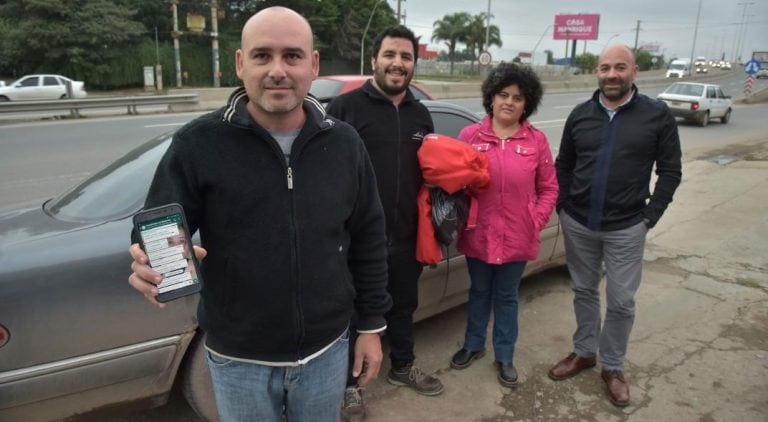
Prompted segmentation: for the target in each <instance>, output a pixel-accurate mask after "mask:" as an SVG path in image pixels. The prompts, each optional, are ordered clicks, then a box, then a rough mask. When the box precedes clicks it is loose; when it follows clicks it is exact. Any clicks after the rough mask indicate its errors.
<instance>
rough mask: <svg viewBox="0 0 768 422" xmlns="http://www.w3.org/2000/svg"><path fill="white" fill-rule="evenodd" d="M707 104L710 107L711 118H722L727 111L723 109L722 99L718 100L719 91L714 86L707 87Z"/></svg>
mask: <svg viewBox="0 0 768 422" xmlns="http://www.w3.org/2000/svg"><path fill="white" fill-rule="evenodd" d="M706 96H707V100H706V101H707V103H708V107H709V117H710V118H713V117H720V116H722V115H723V114H724V113H725V111H724V109H723V104H722V101H721V99H719V98H717V90H716V89H715V87H714V86H712V85H708V86H707V92H706Z"/></svg>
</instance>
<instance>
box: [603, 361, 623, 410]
mask: <svg viewBox="0 0 768 422" xmlns="http://www.w3.org/2000/svg"><path fill="white" fill-rule="evenodd" d="M600 376H601V377H602V378H603V381H605V386H606V387H607V389H608V397H609V398H610V399H611V403H613V405H614V406H618V407H624V406H627V405H628V404H629V384H628V383H627V381H626V380H625V379H624V373H623V372H622V371H619V370H617V369H611V370H606V369H603V371H602V372H600Z"/></svg>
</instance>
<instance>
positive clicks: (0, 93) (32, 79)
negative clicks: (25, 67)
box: [0, 75, 88, 101]
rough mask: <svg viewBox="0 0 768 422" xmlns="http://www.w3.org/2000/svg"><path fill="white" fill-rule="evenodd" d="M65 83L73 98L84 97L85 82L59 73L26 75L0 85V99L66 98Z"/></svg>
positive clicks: (85, 93)
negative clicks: (70, 89)
mask: <svg viewBox="0 0 768 422" xmlns="http://www.w3.org/2000/svg"><path fill="white" fill-rule="evenodd" d="M67 84H71V86H72V97H73V98H85V97H86V96H88V93H87V92H86V91H85V84H84V83H83V82H82V81H73V80H72V79H69V78H67V77H66V76H61V75H28V76H24V77H22V78H20V79H18V80H16V81H14V82H12V83H11V84H10V85H8V86H0V101H22V100H58V99H65V98H67Z"/></svg>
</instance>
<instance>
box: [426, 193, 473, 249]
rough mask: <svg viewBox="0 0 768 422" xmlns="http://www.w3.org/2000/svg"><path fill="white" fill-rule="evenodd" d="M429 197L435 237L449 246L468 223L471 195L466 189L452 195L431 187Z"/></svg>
mask: <svg viewBox="0 0 768 422" xmlns="http://www.w3.org/2000/svg"><path fill="white" fill-rule="evenodd" d="M429 199H430V202H431V203H432V226H434V228H435V238H436V239H437V241H438V242H440V243H441V244H443V245H445V246H448V245H450V244H451V242H454V241H455V240H456V239H457V238H458V236H459V232H460V231H461V230H463V229H464V226H466V224H467V216H468V215H469V197H468V196H467V195H466V194H465V193H464V191H459V192H456V193H454V194H453V195H451V194H449V193H448V192H446V191H444V190H442V189H440V188H438V187H430V188H429Z"/></svg>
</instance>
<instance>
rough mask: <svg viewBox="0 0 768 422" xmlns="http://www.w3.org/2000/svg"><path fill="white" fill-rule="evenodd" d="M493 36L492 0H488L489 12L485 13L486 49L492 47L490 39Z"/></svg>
mask: <svg viewBox="0 0 768 422" xmlns="http://www.w3.org/2000/svg"><path fill="white" fill-rule="evenodd" d="M490 37H491V0H488V13H487V14H486V15H485V49H486V50H487V49H488V48H490V45H489V44H488V40H489V39H490Z"/></svg>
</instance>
